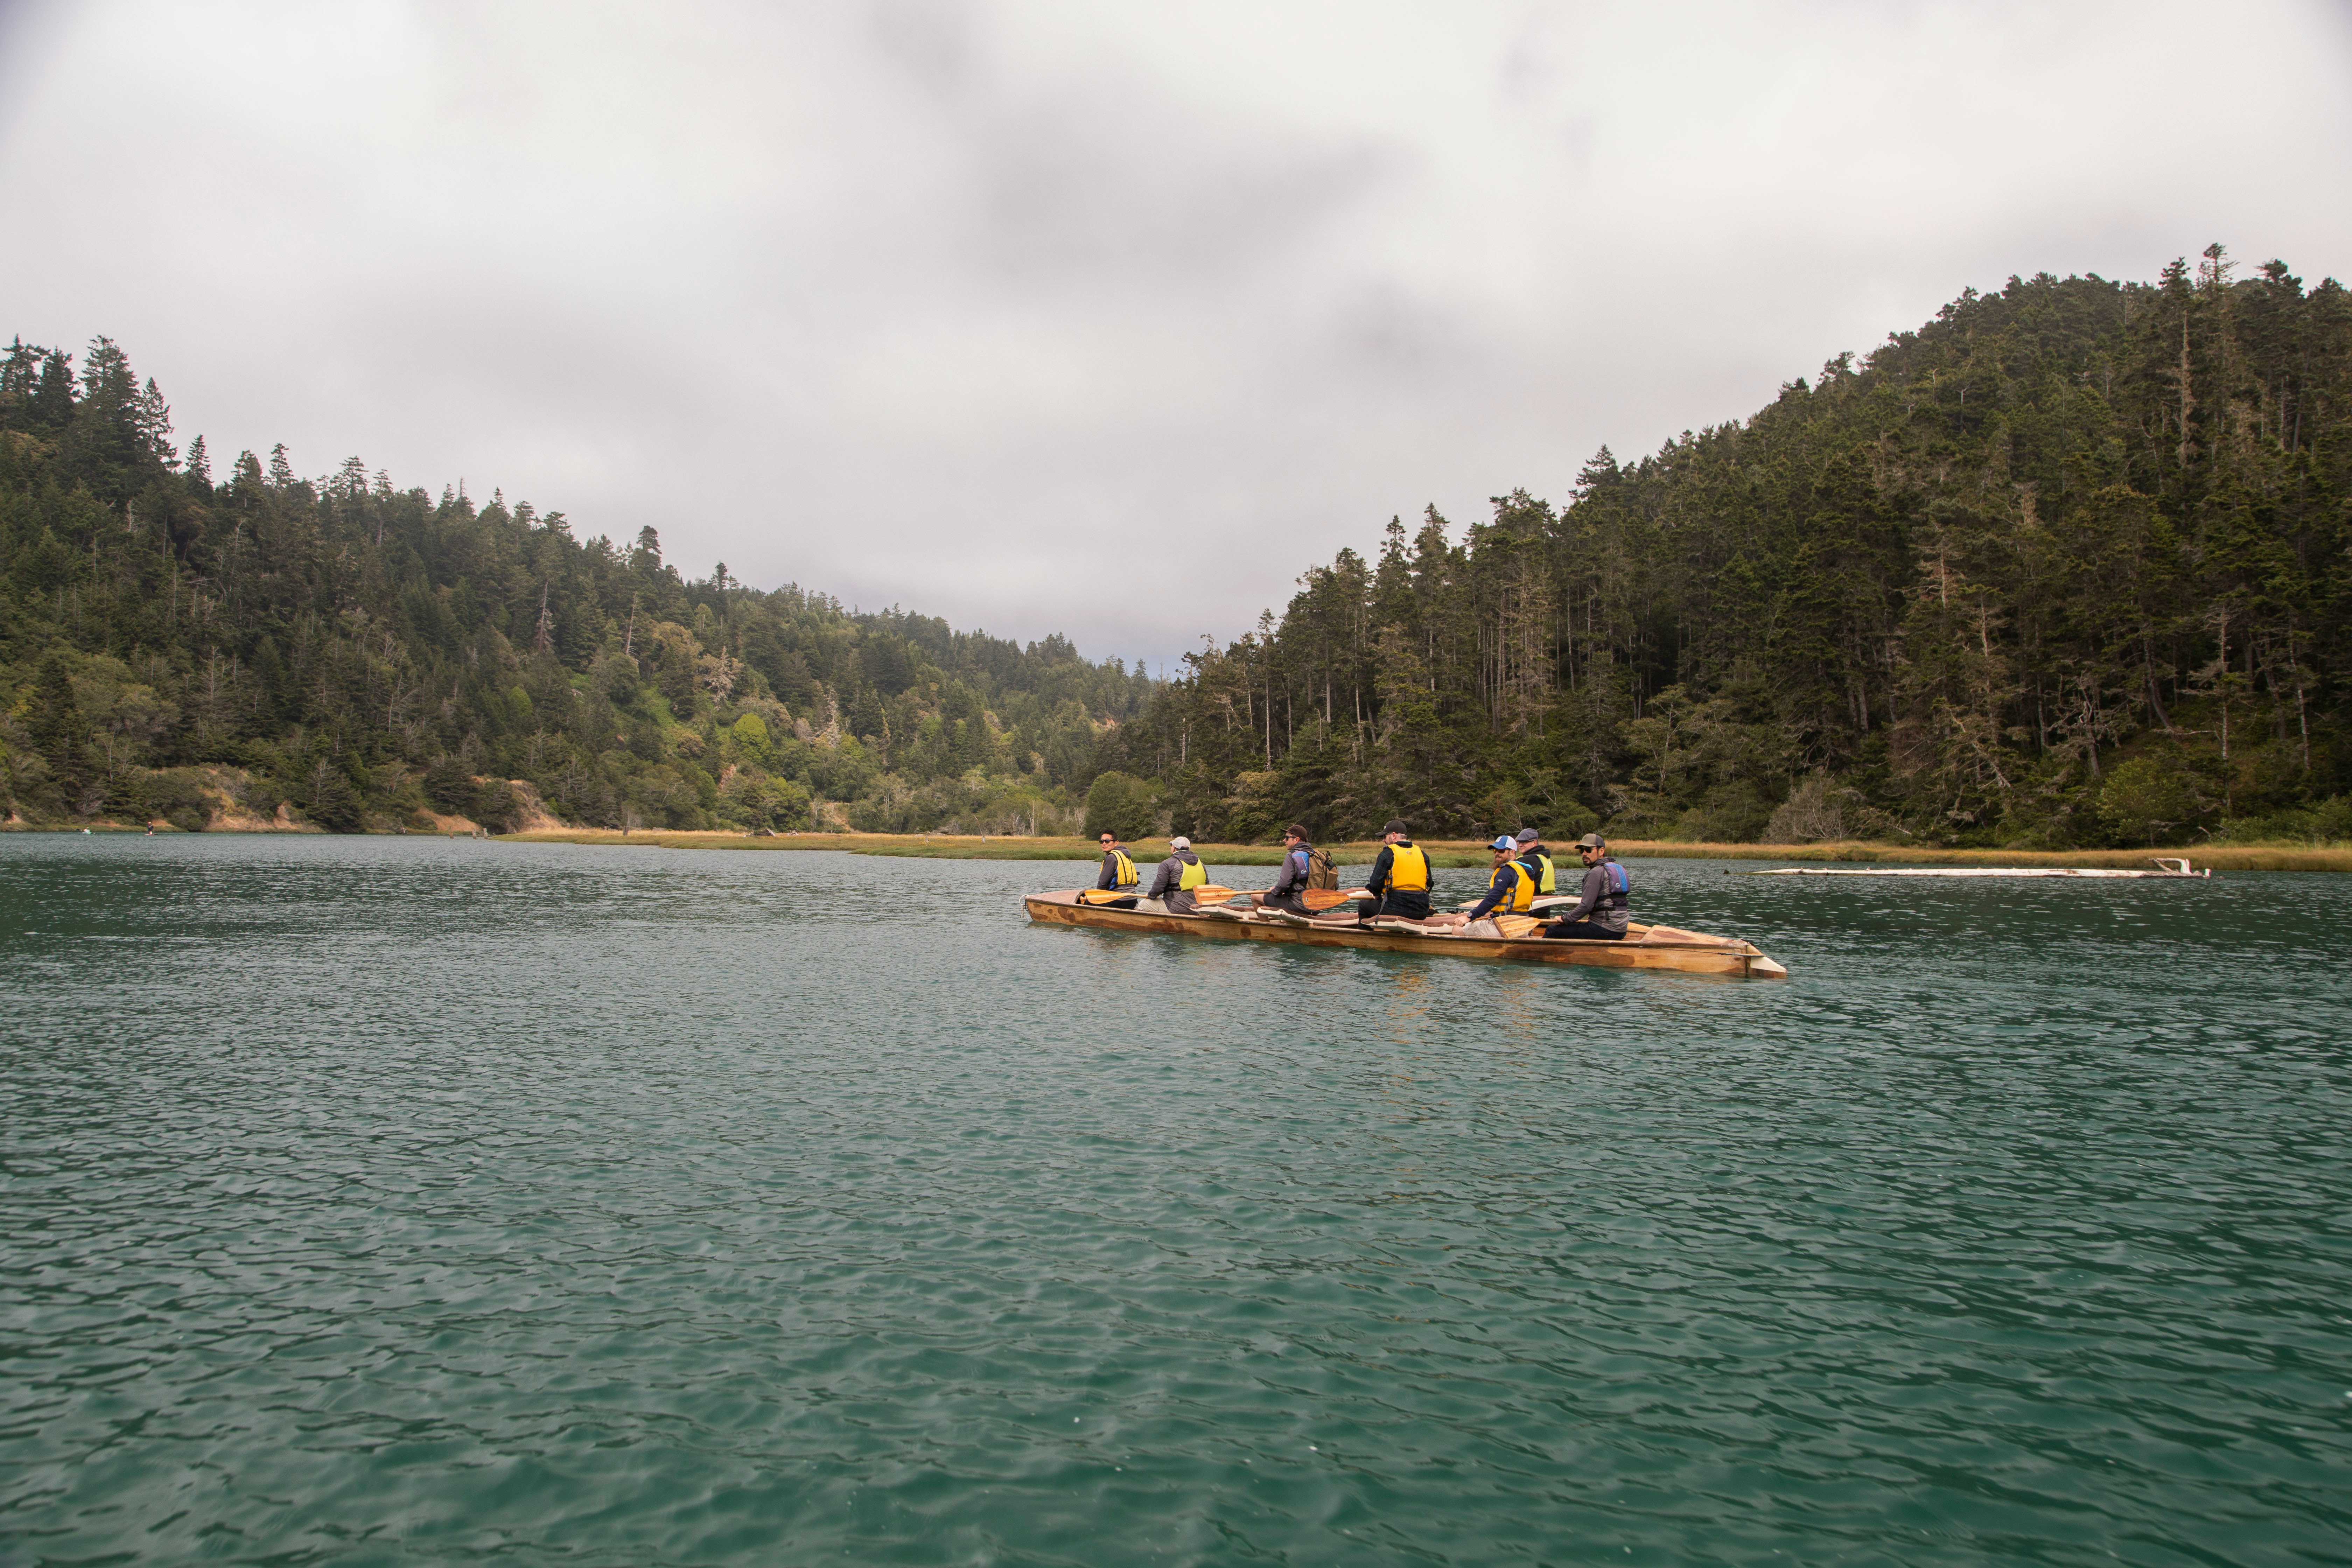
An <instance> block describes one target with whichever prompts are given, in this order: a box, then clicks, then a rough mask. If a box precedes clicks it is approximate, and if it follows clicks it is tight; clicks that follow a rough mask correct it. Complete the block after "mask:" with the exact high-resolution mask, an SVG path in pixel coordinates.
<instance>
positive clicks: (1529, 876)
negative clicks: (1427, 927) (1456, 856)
mask: <svg viewBox="0 0 2352 1568" xmlns="http://www.w3.org/2000/svg"><path fill="white" fill-rule="evenodd" d="M1486 847H1487V848H1488V849H1489V850H1491V851H1493V852H1494V856H1495V871H1494V875H1492V876H1491V877H1489V878H1487V879H1486V897H1485V898H1482V899H1480V900H1478V902H1477V904H1476V905H1475V907H1474V908H1473V909H1472V910H1470V912H1469V913H1468V914H1466V915H1459V914H1456V915H1435V916H1433V917H1431V920H1430V923H1431V924H1432V925H1468V924H1469V923H1470V922H1471V921H1483V920H1485V919H1486V917H1487V916H1488V915H1491V914H1498V913H1499V914H1525V913H1527V909H1528V900H1531V899H1533V898H1534V897H1535V893H1536V879H1535V874H1534V873H1533V872H1531V871H1529V870H1528V868H1526V867H1525V866H1522V865H1520V864H1519V862H1518V860H1517V854H1518V850H1519V844H1518V840H1517V839H1516V838H1513V837H1511V836H1510V835H1509V834H1505V835H1503V836H1502V837H1499V838H1497V839H1496V840H1495V842H1493V843H1492V844H1489V845H1487V846H1486Z"/></svg>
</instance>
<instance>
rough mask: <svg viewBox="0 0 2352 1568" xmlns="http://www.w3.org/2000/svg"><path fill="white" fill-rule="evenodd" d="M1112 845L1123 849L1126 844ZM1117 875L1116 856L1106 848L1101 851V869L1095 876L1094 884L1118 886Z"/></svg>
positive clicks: (1107, 886) (1109, 886)
mask: <svg viewBox="0 0 2352 1568" xmlns="http://www.w3.org/2000/svg"><path fill="white" fill-rule="evenodd" d="M1126 847H1127V846H1126V845H1124V844H1120V845H1116V846H1114V848H1117V849H1124V848H1126ZM1130 858H1131V857H1130ZM1117 878H1118V856H1117V855H1116V854H1114V853H1112V851H1111V850H1110V849H1106V850H1104V851H1103V863H1102V871H1101V873H1100V874H1099V875H1098V876H1097V877H1096V878H1095V886H1096V887H1097V888H1116V887H1118V881H1117Z"/></svg>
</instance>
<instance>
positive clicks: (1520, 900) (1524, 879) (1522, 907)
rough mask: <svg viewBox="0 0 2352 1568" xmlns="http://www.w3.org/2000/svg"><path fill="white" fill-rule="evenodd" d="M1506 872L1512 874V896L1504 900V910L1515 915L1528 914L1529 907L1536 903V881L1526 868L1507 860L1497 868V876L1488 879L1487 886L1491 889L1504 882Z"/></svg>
mask: <svg viewBox="0 0 2352 1568" xmlns="http://www.w3.org/2000/svg"><path fill="white" fill-rule="evenodd" d="M1505 871H1508V872H1510V874H1511V896H1510V897H1509V898H1508V899H1507V900H1504V903H1503V908H1504V909H1507V910H1509V911H1510V912H1511V913H1512V914H1515V915H1523V914H1526V913H1527V912H1528V905H1529V904H1531V903H1533V902H1535V899H1536V879H1534V878H1533V877H1530V876H1528V868H1526V867H1525V866H1522V865H1520V864H1518V862H1517V861H1515V860H1506V861H1504V862H1503V863H1502V864H1501V865H1499V866H1497V867H1496V868H1495V874H1494V875H1493V876H1491V877H1489V878H1487V879H1486V886H1488V887H1490V888H1491V887H1493V886H1494V885H1495V884H1496V882H1498V881H1500V880H1502V878H1503V873H1504V872H1505ZM1497 912H1500V911H1499V910H1498V911H1497Z"/></svg>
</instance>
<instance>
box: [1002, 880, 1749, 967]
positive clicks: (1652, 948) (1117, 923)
mask: <svg viewBox="0 0 2352 1568" xmlns="http://www.w3.org/2000/svg"><path fill="white" fill-rule="evenodd" d="M1022 903H1023V905H1024V908H1026V909H1027V910H1028V911H1029V918H1030V919H1031V920H1033V921H1038V922H1040V923H1043V924H1046V925H1066V926H1089V927H1093V928H1095V929H1097V930H1101V931H1145V932H1152V933H1156V934H1158V935H1161V936H1204V937H1215V938H1221V939H1223V940H1224V941H1227V942H1297V943H1298V944H1300V945H1302V946H1306V947H1360V948H1370V949H1372V950H1373V951H1375V952H1423V953H1432V954H1435V955H1438V956H1442V957H1445V958H1486V959H1502V960H1506V961H1517V962H1520V963H1581V964H1590V965H1591V966H1593V967H1596V968H1601V969H1678V970H1684V971H1686V972H1688V973H1695V974H1728V975H1733V976H1736V977H1738V978H1741V979H1756V980H1779V979H1782V978H1785V977H1786V976H1787V974H1788V973H1789V972H1788V970H1787V969H1785V968H1783V967H1782V966H1781V965H1780V964H1778V963H1773V962H1772V960H1770V959H1769V958H1767V957H1765V956H1764V954H1763V953H1762V952H1759V951H1758V950H1757V948H1756V947H1755V945H1754V944H1753V943H1750V942H1742V941H1740V940H1739V939H1738V938H1737V937H1722V936H1708V935H1706V933H1705V932H1703V931H1681V930H1677V929H1675V928H1673V927H1669V926H1637V927H1634V928H1632V930H1633V934H1632V935H1629V936H1628V937H1626V938H1625V940H1624V941H1622V942H1588V941H1552V940H1549V939H1547V938H1544V937H1540V936H1534V937H1520V938H1517V939H1514V938H1509V937H1503V938H1491V937H1470V936H1428V935H1422V934H1420V933H1417V932H1414V931H1400V930H1394V929H1388V930H1383V929H1379V928H1374V927H1367V926H1360V925H1355V924H1351V923H1349V922H1347V921H1310V922H1305V923H1294V922H1291V921H1283V920H1277V919H1274V918H1271V917H1266V916H1257V917H1242V916H1239V915H1236V914H1234V913H1233V912H1231V911H1224V912H1221V913H1219V914H1213V915H1180V914H1176V913H1173V912H1171V911H1170V910H1166V909H1165V908H1164V907H1161V906H1158V905H1150V903H1149V901H1148V900H1147V901H1146V904H1147V907H1143V908H1139V909H1132V910H1121V909H1114V908H1111V907H1108V906H1107V905H1101V904H1083V903H1080V902H1079V901H1078V894H1077V890H1076V889H1063V890H1062V891H1059V892H1051V893H1031V894H1030V895H1028V896H1027V897H1026V898H1025V899H1024V900H1022Z"/></svg>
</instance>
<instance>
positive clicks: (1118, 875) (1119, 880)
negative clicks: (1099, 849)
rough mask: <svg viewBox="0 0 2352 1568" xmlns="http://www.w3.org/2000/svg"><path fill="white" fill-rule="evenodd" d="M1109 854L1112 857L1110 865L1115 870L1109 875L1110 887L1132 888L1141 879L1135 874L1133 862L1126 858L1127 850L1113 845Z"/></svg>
mask: <svg viewBox="0 0 2352 1568" xmlns="http://www.w3.org/2000/svg"><path fill="white" fill-rule="evenodd" d="M1110 852H1111V855H1112V857H1113V858H1112V861H1111V864H1112V865H1113V866H1114V867H1116V868H1117V869H1116V870H1114V871H1112V872H1111V874H1110V882H1111V886H1112V887H1114V888H1132V887H1134V886H1135V885H1136V884H1137V883H1138V882H1139V881H1141V880H1142V878H1140V877H1139V876H1137V875H1136V874H1135V862H1134V861H1132V860H1130V859H1129V858H1127V850H1126V849H1125V848H1124V847H1120V846H1118V845H1113V846H1112V847H1111V851H1110Z"/></svg>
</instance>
